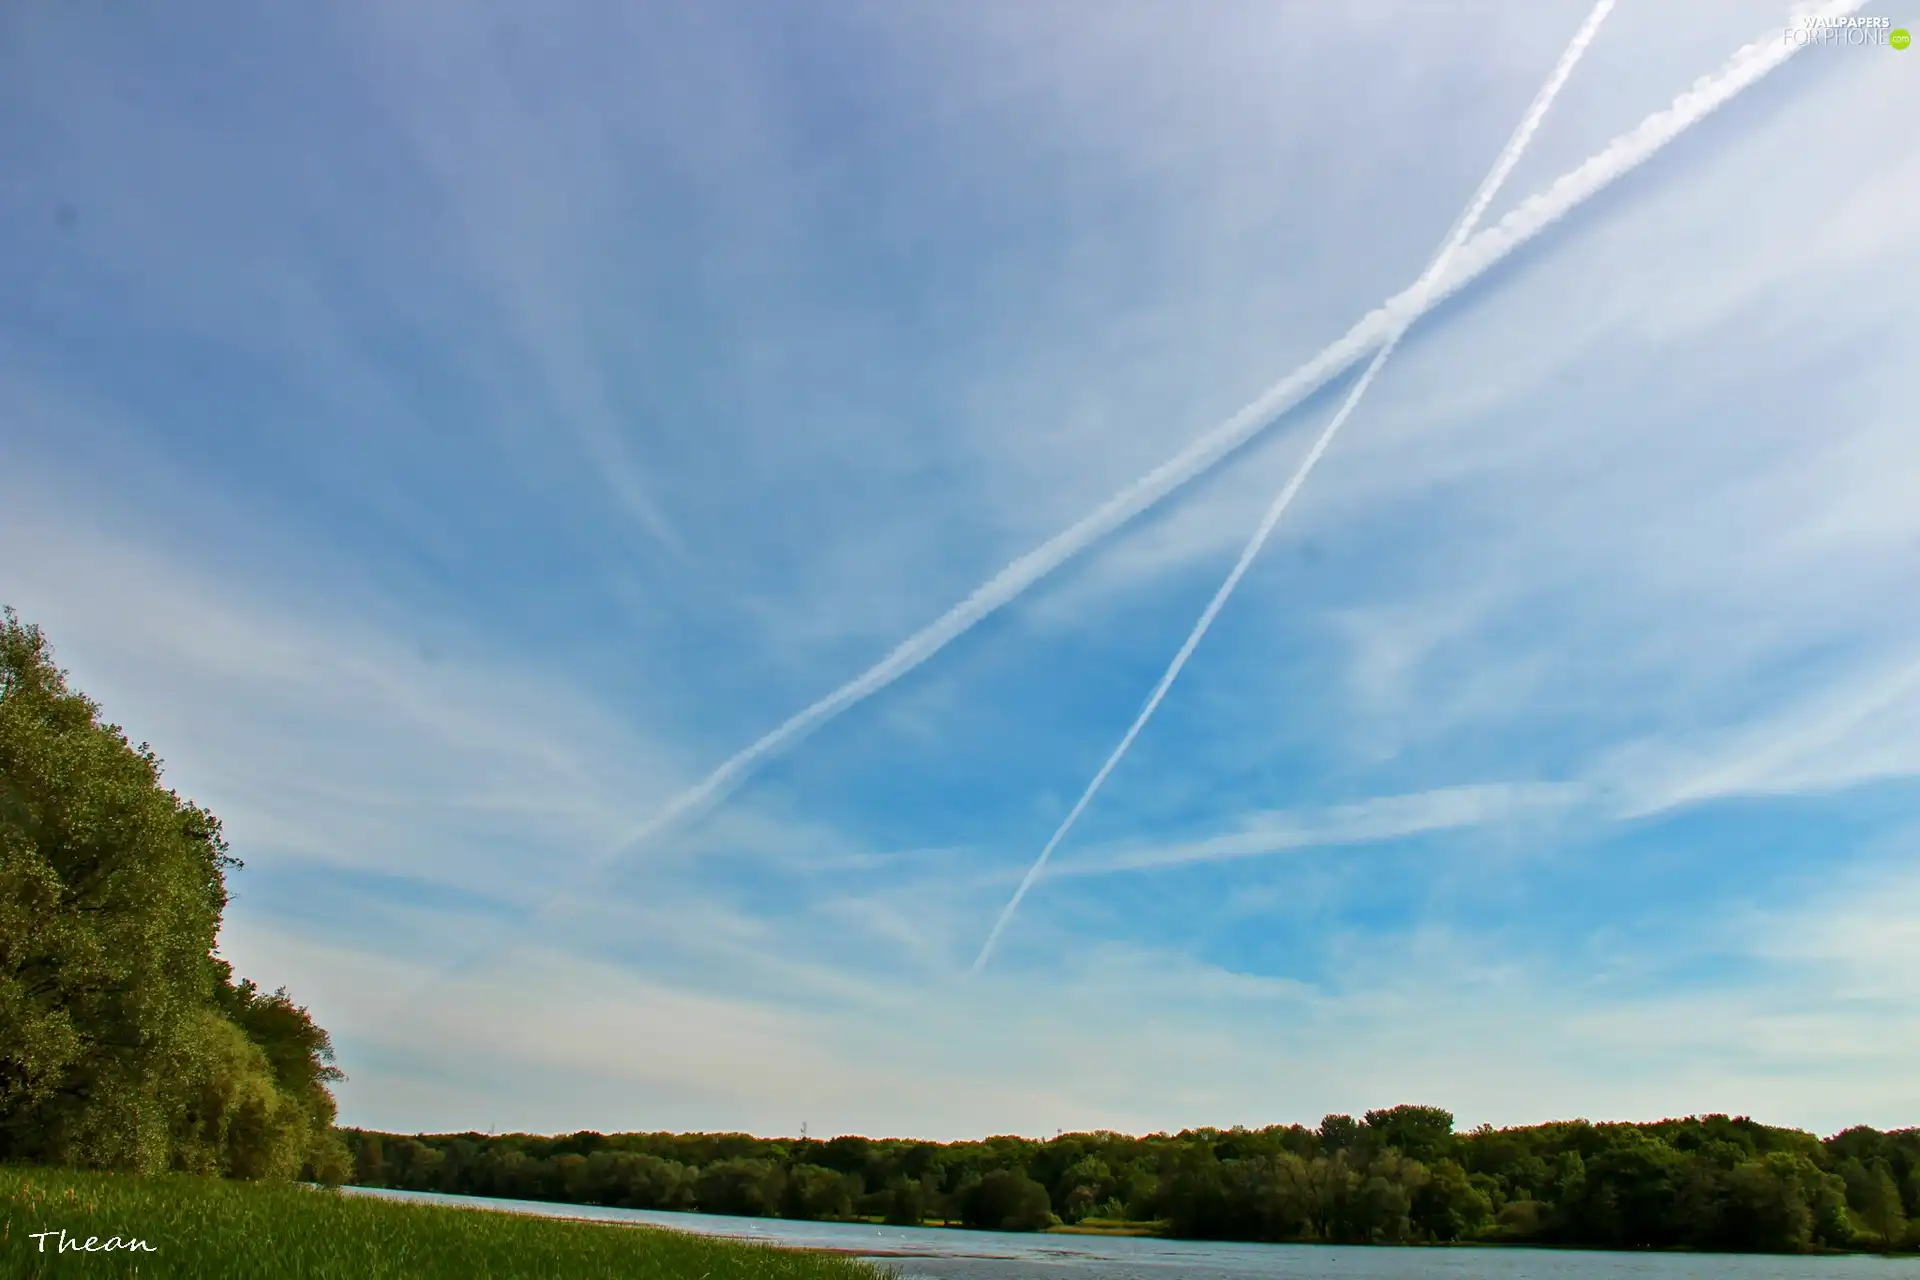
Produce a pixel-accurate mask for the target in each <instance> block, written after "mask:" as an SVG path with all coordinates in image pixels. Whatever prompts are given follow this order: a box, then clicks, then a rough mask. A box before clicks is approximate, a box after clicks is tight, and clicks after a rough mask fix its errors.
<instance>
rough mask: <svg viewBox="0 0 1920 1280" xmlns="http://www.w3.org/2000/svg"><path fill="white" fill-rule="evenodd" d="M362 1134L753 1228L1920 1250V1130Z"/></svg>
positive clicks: (1425, 1110) (402, 1158)
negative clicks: (963, 1136) (823, 1225)
mask: <svg viewBox="0 0 1920 1280" xmlns="http://www.w3.org/2000/svg"><path fill="white" fill-rule="evenodd" d="M349 1142H350V1145H351V1147H352V1150H353V1154H354V1176H353V1181H354V1182H355V1183H356V1184H358V1185H361V1186H374V1187H394V1188H401V1189H406V1190H416V1191H437V1192H443V1193H452V1194H460V1195H473V1196H492V1197H504V1198H512V1199H521V1200H544V1201H556V1202H562V1203H572V1204H594V1205H607V1206H615V1207H626V1208H635V1209H656V1210H680V1211H695V1212H703V1213H719V1214H733V1215H739V1216H745V1217H786V1218H803V1219H866V1220H880V1221H885V1222H889V1223H895V1224H899V1225H913V1224H920V1223H935V1224H958V1225H963V1226H968V1227H975V1228H983V1229H992V1230H1010V1231H1032V1230H1042V1229H1045V1228H1047V1227H1048V1226H1050V1225H1053V1224H1055V1223H1066V1224H1098V1225H1102V1226H1106V1227H1109V1228H1114V1227H1119V1226H1121V1225H1122V1224H1136V1225H1141V1226H1144V1227H1147V1228H1148V1229H1152V1230H1157V1231H1164V1232H1165V1233H1166V1234H1169V1235H1173V1236H1182V1237H1188V1238H1196V1239H1214V1240H1246V1241H1323V1242H1330V1243H1362V1244H1364V1243H1378V1244H1413V1243H1450V1242H1469V1241H1486V1242H1502V1243H1529V1244H1551V1245H1577V1246H1585V1247H1597V1248H1617V1249H1646V1248H1654V1249H1659V1248H1691V1249H1711V1250H1723V1251H1733V1252H1759V1251H1764V1252H1806V1251H1810V1250H1820V1249H1849V1248H1877V1249H1885V1250H1895V1249H1902V1248H1914V1247H1917V1246H1920V1128H1916V1129H1904V1130H1899V1131H1896V1132H1892V1133H1883V1132H1881V1131H1879V1130H1876V1129H1872V1128H1869V1127H1866V1126H1858V1127H1855V1128H1851V1129H1847V1130H1845V1131H1844V1132H1841V1133H1838V1134H1835V1135H1833V1136H1832V1137H1830V1138H1827V1139H1825V1140H1822V1139H1820V1138H1818V1137H1816V1136H1814V1135H1813V1134H1810V1133H1806V1132H1803V1131H1800V1130H1796V1129H1783V1128H1777V1127H1774V1126H1770V1125H1764V1124H1759V1123H1757V1122H1755V1121H1753V1120H1751V1119H1749V1118H1747V1117H1728V1116H1724V1115H1713V1116H1701V1117H1690V1118H1687V1119H1683V1120H1662V1121H1659V1122H1656V1123H1651V1124H1592V1123H1588V1122H1586V1121H1572V1122H1561V1123H1554V1124H1542V1125H1532V1126H1526V1127H1519V1128H1509V1129H1495V1128H1492V1127H1491V1126H1486V1125H1483V1126H1481V1127H1479V1128H1477V1129H1474V1130H1471V1131H1469V1132H1466V1133H1455V1132H1454V1122H1453V1115H1452V1114H1451V1113H1450V1112H1448V1111H1445V1110H1443V1109H1441V1108H1438V1107H1427V1106H1397V1107H1391V1108H1387V1109H1383V1110H1378V1111H1369V1112H1367V1113H1366V1115H1365V1116H1363V1117H1361V1118H1360V1119H1358V1120H1356V1119H1354V1118H1353V1117H1351V1116H1345V1115H1330V1116H1327V1117H1326V1118H1325V1119H1324V1120H1323V1121H1321V1123H1320V1125H1319V1126H1318V1127H1317V1128H1308V1127H1306V1126H1303V1125H1298V1124H1295V1125H1284V1126H1283V1125H1275V1126H1270V1127H1268V1128H1263V1129H1245V1128H1233V1129H1190V1130H1185V1131H1183V1132H1181V1133H1177V1134H1150V1135H1147V1136H1144V1137H1132V1136H1128V1135H1125V1134H1118V1133H1106V1132H1101V1133H1075V1134H1064V1135H1061V1136H1059V1137H1056V1138H1053V1139H1050V1140H1035V1139H1031V1138H1022V1137H994V1138H987V1139H984V1140H980V1141H962V1142H948V1143H934V1142H921V1141H914V1140H910V1139H870V1138H865V1137H858V1136H844V1137H836V1138H832V1139H828V1140H825V1141H821V1140H819V1139H810V1138H799V1139H795V1138H759V1137H754V1136H752V1135H749V1134H673V1133H624V1134H601V1133H595V1132H581V1133H575V1134H571V1135H566V1136H556V1137H542V1136H534V1135H527V1134H508V1135H500V1136H489V1135H481V1134H474V1133H467V1134H437V1135H412V1136H408V1135H398V1134H386V1133H377V1132H372V1131H366V1130H351V1131H349ZM1910 1224H1912V1225H1910Z"/></svg>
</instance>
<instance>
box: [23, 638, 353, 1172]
mask: <svg viewBox="0 0 1920 1280" xmlns="http://www.w3.org/2000/svg"><path fill="white" fill-rule="evenodd" d="M160 776H161V764H160V759H159V757H158V756H157V755H155V754H154V752H153V750H152V748H151V747H149V746H147V745H145V744H142V745H140V746H139V747H135V746H133V745H131V744H130V743H129V742H128V740H127V737H126V735H125V734H124V733H122V732H121V730H120V729H119V728H118V727H117V726H115V725H112V724H107V723H105V722H103V721H102V720H101V718H100V709H99V707H98V706H97V705H96V704H95V703H93V702H92V701H91V700H90V699H88V698H87V697H86V696H85V695H84V694H81V693H79V692H78V691H76V690H74V689H73V688H71V687H70V685H69V684H68V681H67V677H66V673H64V672H63V671H61V670H60V669H59V668H58V667H56V666H55V665H54V662H53V655H52V650H51V647H50V646H49V645H48V643H47V641H46V638H45V636H44V635H42V633H41V632H40V630H39V628H37V627H33V626H28V625H24V624H22V623H21V622H20V620H19V619H18V617H17V616H16V615H15V614H14V613H13V611H12V610H10V609H8V610H4V611H0V1159H16V1160H30V1161H44V1162H55V1163H63V1164H75V1165H88V1166H94V1167H100V1168H112V1169H127V1170H133V1171H142V1172H145V1171H155V1170H159V1169H165V1168H177V1169H185V1170H194V1171H199V1172H204V1173H219V1174H226V1175H230V1176H235V1177H263V1178H284V1177H291V1176H294V1175H296V1174H304V1175H305V1176H307V1177H311V1178H316V1179H318V1180H321V1181H330V1182H338V1181H341V1180H342V1179H343V1178H344V1177H345V1176H346V1175H347V1173H348V1170H349V1164H350V1161H349V1159H348V1155H347V1151H346V1148H345V1146H344V1144H343V1143H342V1142H341V1140H340V1138H339V1136H338V1135H337V1133H336V1132H335V1131H334V1128H333V1120H334V1104H333V1096H332V1094H331V1093H330V1092H329V1090H328V1088H327V1086H328V1085H329V1084H331V1083H333V1082H334V1081H336V1080H338V1079H340V1078H341V1076H340V1073H339V1071H338V1070H337V1069H336V1068H334V1067H333V1065H332V1046H331V1044H330V1043H329V1042H328V1040H327V1037H326V1033H325V1032H324V1031H321V1030H320V1029H319V1028H318V1027H317V1026H315V1025H314V1023H313V1021H312V1019H311V1018H310V1017H309V1016H308V1015H307V1011H306V1010H305V1009H302V1008H300V1007H299V1006H297V1005H295V1004H294V1003H293V1002H292V1000H291V999H290V998H288V997H287V995H286V993H285V992H284V991H283V992H280V993H277V994H276V995H274V996H267V997H263V996H261V995H260V994H259V993H258V992H257V991H256V990H255V989H254V988H253V987H252V985H251V984H250V983H245V982H243V983H241V984H240V985H239V986H237V987H236V986H234V985H233V984H232V982H231V977H232V974H231V970H230V969H229V968H228V967H227V966H226V964H225V963H224V962H222V961H221V960H220V959H219V958H218V957H217V956H215V955H214V951H213V948H214V940H215V938H216V937H217V936H218V933H219V928H220V917H221V913H222V912H223V911H224V910H225V908H226V903H227V892H226V879H225V877H226V872H227V871H228V870H229V869H230V868H233V867H237V866H238V865H239V861H238V859H236V858H234V857H233V856H232V855H231V854H230V852H229V851H228V847H227V843H226V840H225V838H224V836H223V835H222V832H221V827H220V820H219V819H218V818H216V817H214V815H213V814H211V813H208V812H207V811H206V810H204V809H201V808H199V807H198V806H196V805H194V804H192V803H191V802H189V801H187V800H184V799H182V798H181V797H180V796H179V795H178V794H177V793H175V792H173V791H171V790H168V789H167V788H166V787H164V786H162V785H161V781H160Z"/></svg>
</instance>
